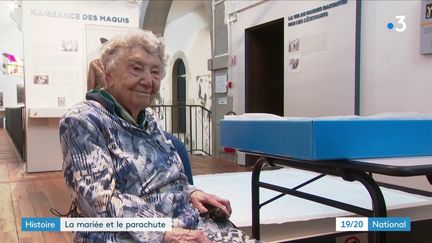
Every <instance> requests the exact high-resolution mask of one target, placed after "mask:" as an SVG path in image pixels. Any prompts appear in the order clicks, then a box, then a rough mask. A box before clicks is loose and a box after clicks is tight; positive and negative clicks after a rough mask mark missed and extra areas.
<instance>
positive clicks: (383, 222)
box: [368, 217, 411, 231]
mask: <svg viewBox="0 0 432 243" xmlns="http://www.w3.org/2000/svg"><path fill="white" fill-rule="evenodd" d="M368 231H411V219H410V218H406V217H391V218H379V217H376V218H368Z"/></svg>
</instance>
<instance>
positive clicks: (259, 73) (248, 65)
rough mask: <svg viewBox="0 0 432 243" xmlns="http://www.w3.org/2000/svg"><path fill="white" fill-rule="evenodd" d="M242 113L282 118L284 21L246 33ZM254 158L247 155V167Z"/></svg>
mask: <svg viewBox="0 0 432 243" xmlns="http://www.w3.org/2000/svg"><path fill="white" fill-rule="evenodd" d="M245 88H246V90H245V112H246V113H271V114H275V115H279V116H283V115H284V19H283V18H281V19H278V20H274V21H271V22H268V23H265V24H261V25H258V26H254V27H251V28H249V29H246V30H245ZM257 159H258V157H256V156H252V155H246V160H245V163H246V165H251V164H254V163H255V161H256V160H257Z"/></svg>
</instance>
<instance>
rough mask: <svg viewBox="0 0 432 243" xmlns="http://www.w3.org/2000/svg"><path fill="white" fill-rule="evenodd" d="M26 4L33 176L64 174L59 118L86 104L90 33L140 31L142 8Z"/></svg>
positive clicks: (133, 5)
mask: <svg viewBox="0 0 432 243" xmlns="http://www.w3.org/2000/svg"><path fill="white" fill-rule="evenodd" d="M22 4H23V5H22V7H23V22H22V25H23V26H22V30H23V36H24V65H25V89H26V90H25V93H26V156H25V157H26V160H27V171H28V172H39V171H52V170H61V168H62V156H61V147H60V143H59V138H58V136H59V127H58V124H59V118H60V117H61V116H62V115H63V114H64V113H65V112H66V111H67V109H68V108H70V107H72V106H73V105H74V104H76V103H78V102H81V101H83V100H84V98H85V93H86V90H87V59H86V58H87V57H89V58H90V56H88V55H87V51H88V48H91V47H90V43H89V45H87V41H90V39H88V35H87V34H88V32H87V27H88V26H95V25H98V26H101V27H100V28H101V29H104V30H105V31H106V30H112V29H122V30H124V29H126V30H127V29H132V28H137V27H138V14H139V12H138V9H139V5H138V4H137V3H134V2H130V1H23V3H22ZM93 29H94V28H93ZM89 32H91V30H90V31H89ZM109 32H110V33H112V31H109ZM121 33H124V31H121ZM109 37H111V36H109ZM94 45H95V44H94ZM94 45H93V46H94ZM96 49H98V48H96ZM96 52H97V50H96Z"/></svg>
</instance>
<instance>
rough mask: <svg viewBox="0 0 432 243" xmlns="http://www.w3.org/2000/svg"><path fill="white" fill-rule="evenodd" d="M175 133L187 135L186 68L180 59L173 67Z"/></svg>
mask: <svg viewBox="0 0 432 243" xmlns="http://www.w3.org/2000/svg"><path fill="white" fill-rule="evenodd" d="M172 77H173V78H172V79H173V80H172V81H173V86H172V87H173V92H172V93H173V108H172V117H173V120H172V122H173V124H172V125H173V130H172V132H173V133H186V68H185V64H184V62H183V60H182V59H181V58H178V59H177V60H176V61H175V63H174V67H173V73H172Z"/></svg>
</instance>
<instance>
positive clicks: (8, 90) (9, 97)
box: [0, 1, 24, 107]
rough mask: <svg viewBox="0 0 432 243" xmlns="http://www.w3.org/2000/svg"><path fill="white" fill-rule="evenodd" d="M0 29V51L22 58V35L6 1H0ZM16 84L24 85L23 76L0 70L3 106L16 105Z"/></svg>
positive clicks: (1, 58) (0, 61) (0, 90)
mask: <svg viewBox="0 0 432 243" xmlns="http://www.w3.org/2000/svg"><path fill="white" fill-rule="evenodd" d="M0 29H1V31H0V53H4V52H6V53H10V54H13V55H15V57H17V58H20V59H22V58H23V35H22V32H21V30H19V29H18V27H17V24H16V23H15V22H14V21H13V20H12V18H11V17H10V12H9V5H8V2H6V1H1V2H0ZM0 65H3V56H1V57H0ZM17 84H20V85H24V77H23V76H12V75H4V74H3V73H2V72H0V92H3V106H4V107H11V106H12V107H14V106H16V105H17Z"/></svg>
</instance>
